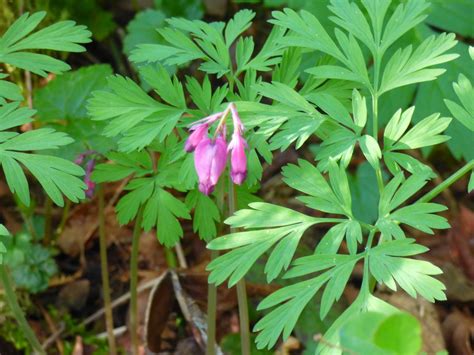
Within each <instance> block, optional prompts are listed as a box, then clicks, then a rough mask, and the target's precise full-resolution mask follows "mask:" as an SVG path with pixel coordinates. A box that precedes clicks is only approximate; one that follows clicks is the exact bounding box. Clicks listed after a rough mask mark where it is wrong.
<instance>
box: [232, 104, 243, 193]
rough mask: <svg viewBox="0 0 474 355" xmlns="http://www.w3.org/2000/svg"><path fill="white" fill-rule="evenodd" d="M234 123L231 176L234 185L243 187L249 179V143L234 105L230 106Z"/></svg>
mask: <svg viewBox="0 0 474 355" xmlns="http://www.w3.org/2000/svg"><path fill="white" fill-rule="evenodd" d="M229 107H230V110H231V112H232V121H233V123H234V133H233V134H232V139H231V141H230V143H229V151H230V152H231V153H230V165H231V167H230V176H231V178H232V181H233V182H234V184H237V185H241V184H242V183H243V182H244V180H245V178H246V177H247V156H246V155H245V148H247V142H246V141H245V139H244V137H243V131H244V125H243V124H242V120H241V119H240V117H239V113H238V112H237V109H236V108H235V105H234V104H232V103H231V104H230V106H229Z"/></svg>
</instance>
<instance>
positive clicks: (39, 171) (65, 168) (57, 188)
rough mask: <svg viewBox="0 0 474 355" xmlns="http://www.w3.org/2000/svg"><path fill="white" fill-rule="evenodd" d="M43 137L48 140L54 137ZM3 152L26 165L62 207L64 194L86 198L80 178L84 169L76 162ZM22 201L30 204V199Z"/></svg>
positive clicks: (74, 197) (72, 198) (76, 200)
mask: <svg viewBox="0 0 474 355" xmlns="http://www.w3.org/2000/svg"><path fill="white" fill-rule="evenodd" d="M43 137H44V139H46V140H47V139H51V138H52V137H46V136H43ZM0 149H1V147H0ZM3 154H4V155H5V156H8V157H10V158H12V159H14V160H16V161H17V162H19V163H21V164H22V165H24V166H25V167H26V168H27V169H28V170H29V171H30V172H31V173H32V174H33V176H34V177H36V179H37V180H38V181H39V183H40V184H41V186H42V187H43V189H44V190H45V192H46V193H47V194H48V196H49V197H50V198H51V200H53V202H54V203H55V204H57V205H58V206H61V207H62V206H63V205H64V200H63V196H62V194H64V195H65V196H66V197H67V198H68V199H70V200H71V201H72V202H79V200H80V199H83V198H84V196H85V195H84V189H85V188H86V185H85V184H84V182H83V181H82V180H81V179H79V178H78V177H79V176H82V175H83V174H84V171H83V170H82V168H80V167H79V166H77V165H76V164H74V163H72V162H70V161H68V160H65V159H61V158H57V157H53V156H48V155H40V154H26V153H21V152H15V151H5V152H3ZM0 159H1V158H0ZM7 169H8V167H7ZM3 170H4V171H5V166H3ZM19 197H20V196H19ZM22 202H23V203H25V204H26V205H29V200H27V201H22Z"/></svg>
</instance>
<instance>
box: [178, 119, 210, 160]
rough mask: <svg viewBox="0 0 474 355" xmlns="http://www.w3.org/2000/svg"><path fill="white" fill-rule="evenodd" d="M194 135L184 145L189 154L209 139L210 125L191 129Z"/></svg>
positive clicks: (202, 124) (201, 125) (205, 124)
mask: <svg viewBox="0 0 474 355" xmlns="http://www.w3.org/2000/svg"><path fill="white" fill-rule="evenodd" d="M190 130H191V131H193V133H191V134H190V136H189V137H188V139H187V140H186V143H185V145H184V150H185V151H187V152H188V153H190V152H192V151H194V149H196V147H197V146H198V144H199V143H200V142H201V141H202V140H203V139H204V138H206V137H207V135H208V130H209V125H208V124H207V123H201V124H198V125H196V126H193V127H191V128H190Z"/></svg>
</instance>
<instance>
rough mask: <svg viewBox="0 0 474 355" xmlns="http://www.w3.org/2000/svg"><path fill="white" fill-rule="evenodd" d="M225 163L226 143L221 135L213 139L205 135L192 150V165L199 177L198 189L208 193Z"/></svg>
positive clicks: (212, 188) (217, 179)
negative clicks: (193, 150)
mask: <svg viewBox="0 0 474 355" xmlns="http://www.w3.org/2000/svg"><path fill="white" fill-rule="evenodd" d="M226 163H227V144H226V141H225V139H224V137H223V136H222V135H219V136H218V137H217V138H216V139H215V140H211V139H210V138H209V137H205V138H203V139H202V140H201V142H200V143H199V144H198V146H197V147H196V150H195V152H194V166H195V167H196V172H197V174H198V178H199V191H201V192H202V193H203V194H206V195H209V194H210V193H211V192H212V191H214V187H215V186H216V184H217V182H218V181H219V178H220V176H221V175H222V173H223V172H224V169H225V166H226Z"/></svg>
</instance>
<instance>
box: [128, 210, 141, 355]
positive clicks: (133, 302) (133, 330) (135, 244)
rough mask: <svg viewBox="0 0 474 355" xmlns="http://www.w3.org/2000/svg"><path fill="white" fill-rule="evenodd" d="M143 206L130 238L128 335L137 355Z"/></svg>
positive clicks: (133, 351)
mask: <svg viewBox="0 0 474 355" xmlns="http://www.w3.org/2000/svg"><path fill="white" fill-rule="evenodd" d="M142 220H143V206H140V209H139V210H138V214H137V218H136V219H135V227H134V229H133V237H132V255H131V257H130V335H131V338H132V353H133V354H134V355H138V345H139V342H138V332H137V331H138V303H137V286H138V248H139V246H140V236H141V232H142V227H141V225H142Z"/></svg>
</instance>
